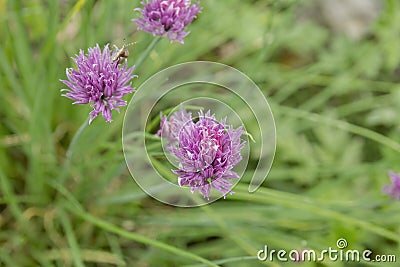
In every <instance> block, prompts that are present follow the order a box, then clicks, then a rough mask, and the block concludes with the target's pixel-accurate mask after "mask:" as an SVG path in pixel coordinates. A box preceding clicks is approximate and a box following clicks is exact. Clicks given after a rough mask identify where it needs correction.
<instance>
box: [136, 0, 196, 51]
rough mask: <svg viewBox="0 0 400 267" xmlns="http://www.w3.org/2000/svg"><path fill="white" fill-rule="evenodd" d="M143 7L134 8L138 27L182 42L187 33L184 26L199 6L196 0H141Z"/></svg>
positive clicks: (192, 17) (193, 16) (194, 15)
mask: <svg viewBox="0 0 400 267" xmlns="http://www.w3.org/2000/svg"><path fill="white" fill-rule="evenodd" d="M141 4H142V5H143V8H136V9H135V10H136V11H139V12H140V13H141V14H142V17H141V18H138V19H133V20H132V21H134V22H136V24H137V26H138V29H139V30H142V31H145V32H148V33H151V34H153V35H158V36H165V35H166V36H167V37H168V38H169V39H170V40H171V41H177V42H180V43H183V38H184V37H185V36H186V35H188V34H189V32H185V31H184V30H185V28H186V26H187V25H189V24H190V23H191V22H192V21H193V19H194V18H195V17H196V15H197V14H198V13H199V12H200V10H201V8H200V6H199V3H198V2H195V3H194V4H192V3H191V1H190V0H151V1H150V2H144V1H143V2H141Z"/></svg>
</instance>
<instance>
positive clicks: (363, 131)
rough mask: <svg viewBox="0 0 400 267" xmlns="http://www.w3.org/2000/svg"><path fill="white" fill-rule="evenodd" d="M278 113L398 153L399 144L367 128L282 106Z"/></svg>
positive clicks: (399, 150) (278, 108) (399, 149)
mask: <svg viewBox="0 0 400 267" xmlns="http://www.w3.org/2000/svg"><path fill="white" fill-rule="evenodd" d="M276 110H277V111H278V112H282V113H284V114H287V115H290V116H293V117H297V118H302V119H307V120H310V121H314V122H318V123H321V124H325V125H329V126H332V127H336V128H338V129H342V130H344V131H348V132H350V133H353V134H356V135H359V136H363V137H365V138H367V139H370V140H373V141H375V142H377V143H379V144H382V145H384V146H387V147H389V148H391V149H393V150H394V151H397V152H400V143H398V142H396V141H394V140H392V139H390V138H388V137H386V136H384V135H382V134H379V133H377V132H374V131H371V130H369V129H367V128H363V127H360V126H357V125H354V124H351V123H349V122H347V121H342V120H335V119H331V118H328V117H324V116H321V115H319V114H316V113H312V112H308V111H305V110H300V109H295V108H290V107H284V106H279V107H277V108H276Z"/></svg>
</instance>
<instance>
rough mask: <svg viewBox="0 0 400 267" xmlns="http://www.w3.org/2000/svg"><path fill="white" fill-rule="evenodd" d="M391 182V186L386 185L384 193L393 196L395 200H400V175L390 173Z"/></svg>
mask: <svg viewBox="0 0 400 267" xmlns="http://www.w3.org/2000/svg"><path fill="white" fill-rule="evenodd" d="M389 176H390V180H392V184H391V185H385V186H384V187H383V188H382V191H383V192H384V193H385V194H388V195H390V196H392V197H393V198H395V199H397V200H400V173H399V174H396V173H394V172H392V171H391V172H389Z"/></svg>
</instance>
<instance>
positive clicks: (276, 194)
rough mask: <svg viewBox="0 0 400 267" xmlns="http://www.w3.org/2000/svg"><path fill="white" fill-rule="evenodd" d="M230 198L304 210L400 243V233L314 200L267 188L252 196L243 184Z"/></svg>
mask: <svg viewBox="0 0 400 267" xmlns="http://www.w3.org/2000/svg"><path fill="white" fill-rule="evenodd" d="M229 198H231V199H236V200H241V201H249V202H257V203H263V204H267V203H268V204H273V205H277V206H282V207H287V208H293V209H297V210H303V211H305V212H310V213H313V214H316V215H318V216H320V217H324V218H328V219H331V220H335V221H339V222H343V223H346V224H347V225H353V226H357V227H360V228H361V229H364V230H367V231H369V232H372V233H375V234H377V235H380V236H382V237H385V238H387V239H390V240H393V241H395V242H400V235H399V234H398V233H395V232H392V231H389V230H387V229H385V228H382V227H380V226H378V225H375V224H373V223H370V222H367V221H364V220H360V219H357V218H353V217H350V216H347V215H344V214H341V213H339V212H336V211H333V210H331V209H329V208H327V207H321V203H319V202H317V201H315V200H313V199H312V198H304V197H301V196H297V195H295V194H290V193H286V192H280V191H275V190H271V189H266V188H259V189H258V191H257V193H255V194H250V193H249V192H248V191H247V187H246V186H245V185H241V184H239V185H237V186H236V187H235V194H233V195H232V196H229Z"/></svg>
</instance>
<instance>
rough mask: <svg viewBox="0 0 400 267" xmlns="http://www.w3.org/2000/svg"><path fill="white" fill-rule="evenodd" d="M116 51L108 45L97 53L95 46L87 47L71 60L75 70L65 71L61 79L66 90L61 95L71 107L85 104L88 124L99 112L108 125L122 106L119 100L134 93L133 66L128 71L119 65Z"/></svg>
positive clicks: (123, 102) (68, 69)
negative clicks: (87, 110) (115, 58)
mask: <svg viewBox="0 0 400 267" xmlns="http://www.w3.org/2000/svg"><path fill="white" fill-rule="evenodd" d="M116 53H117V51H115V50H110V49H109V47H108V45H105V46H104V49H103V51H101V49H100V47H99V45H98V44H97V45H96V46H95V47H92V48H89V49H88V53H87V54H85V52H84V51H83V50H80V51H79V54H78V55H76V57H75V58H73V61H74V62H75V64H76V65H77V67H78V69H73V68H67V69H66V73H67V78H68V80H61V82H63V83H64V84H65V85H67V86H68V87H69V89H62V90H61V91H63V92H66V93H65V94H63V96H65V97H67V98H69V99H72V100H74V101H75V102H74V103H73V104H80V105H83V104H89V103H90V105H91V107H93V110H92V112H90V120H89V123H90V122H92V121H93V119H94V118H96V117H97V115H99V114H100V113H101V114H102V115H103V117H104V118H105V120H106V121H108V122H111V121H112V118H111V111H112V110H114V109H115V110H117V111H118V112H119V107H121V106H126V101H125V100H123V99H122V97H123V96H124V95H126V94H129V93H131V92H134V91H135V88H132V87H131V85H132V83H131V80H132V79H133V78H136V77H137V76H136V75H133V74H132V72H133V67H131V68H128V67H127V66H126V64H119V62H118V60H114V57H115V55H116Z"/></svg>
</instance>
